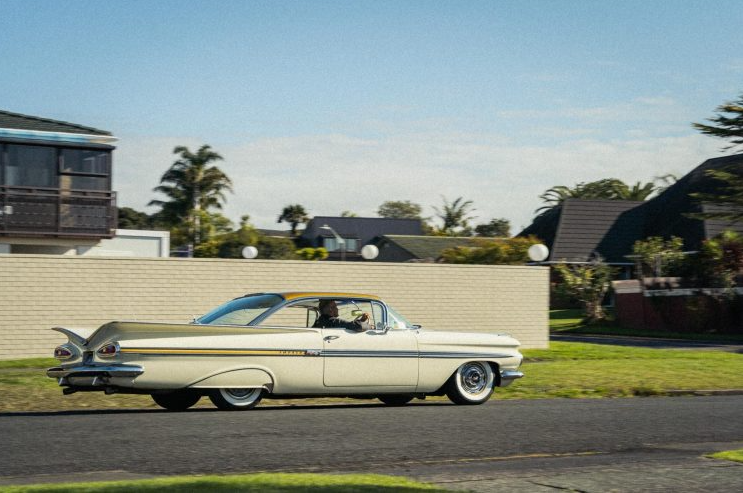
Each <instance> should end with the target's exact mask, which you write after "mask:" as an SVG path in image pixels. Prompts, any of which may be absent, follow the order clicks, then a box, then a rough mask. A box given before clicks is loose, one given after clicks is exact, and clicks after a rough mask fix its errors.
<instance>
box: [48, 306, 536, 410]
mask: <svg viewBox="0 0 743 493" xmlns="http://www.w3.org/2000/svg"><path fill="white" fill-rule="evenodd" d="M323 300H334V301H335V302H336V305H337V308H338V312H339V313H338V316H339V318H341V319H346V320H353V319H355V318H357V317H359V316H360V315H361V314H362V313H366V314H368V316H369V317H370V320H369V322H368V324H364V325H365V326H366V328H367V329H368V330H365V331H356V330H350V329H347V328H342V327H336V328H332V327H331V328H322V327H316V326H318V325H320V324H318V323H316V322H317V321H318V317H319V308H318V307H319V305H320V304H321V303H324V301H323ZM53 330H56V331H58V332H61V333H63V334H65V335H66V336H67V337H68V339H69V341H68V342H67V343H66V344H63V345H61V346H59V347H57V348H56V349H55V351H54V356H55V357H56V358H57V359H58V360H60V361H61V364H60V366H58V367H55V368H51V369H49V370H48V371H47V375H48V376H49V377H52V378H56V379H58V381H59V385H60V386H62V387H63V392H64V393H65V394H71V393H73V392H78V391H102V392H105V393H106V394H113V393H117V392H118V393H136V394H150V395H152V398H153V399H154V400H155V402H156V403H157V404H159V405H160V406H162V407H164V408H166V409H169V410H174V411H175V410H185V409H188V408H189V407H191V406H193V405H194V404H196V402H197V401H198V400H199V399H200V398H201V397H202V396H205V395H206V396H209V398H210V399H211V401H212V402H213V403H214V404H215V405H216V406H217V407H218V408H219V409H224V410H239V409H250V408H252V407H254V406H255V405H256V404H258V402H259V401H260V400H261V398H263V397H267V398H290V397H310V396H344V397H367V398H368V397H375V398H378V399H379V400H381V401H382V402H383V403H385V404H388V405H403V404H406V403H407V402H409V401H410V400H412V399H413V398H416V397H417V398H425V397H426V396H429V395H447V396H448V397H449V398H450V399H451V400H452V401H453V402H455V403H457V404H481V403H483V402H485V401H486V400H488V398H489V397H490V395H491V394H492V393H493V389H494V387H496V386H501V387H503V386H506V385H508V384H510V383H511V382H513V381H514V380H515V379H517V378H521V377H522V376H523V374H522V373H521V372H520V371H518V368H519V365H520V364H521V359H522V356H521V354H520V353H519V351H518V346H519V342H518V341H517V340H516V339H514V338H512V337H509V336H508V335H498V334H484V333H465V332H444V331H435V330H424V329H423V328H421V327H420V326H418V325H413V324H411V323H410V322H408V321H407V320H406V319H405V318H404V317H403V316H402V315H400V314H399V313H398V312H396V311H395V310H393V309H392V308H391V307H390V306H389V305H387V304H385V303H384V302H383V301H382V300H381V299H379V298H378V297H376V296H370V295H365V294H348V293H257V294H250V295H247V296H243V297H240V298H236V299H234V300H232V301H230V302H228V303H225V304H224V305H222V306H219V307H217V308H216V309H214V310H212V311H211V312H209V313H207V314H206V315H204V316H202V317H200V318H198V319H195V320H194V321H193V322H192V323H188V324H171V323H151V322H147V323H145V322H110V323H107V324H105V325H103V326H101V327H100V328H98V329H97V330H94V329H90V330H84V329H67V328H63V327H56V328H54V329H53Z"/></svg>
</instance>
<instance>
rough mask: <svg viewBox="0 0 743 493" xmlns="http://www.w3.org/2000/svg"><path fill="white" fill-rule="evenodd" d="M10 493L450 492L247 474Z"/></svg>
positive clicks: (372, 478) (397, 482)
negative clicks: (151, 492) (201, 492)
mask: <svg viewBox="0 0 743 493" xmlns="http://www.w3.org/2000/svg"><path fill="white" fill-rule="evenodd" d="M2 490H3V491H4V492H6V493H20V492H22V493H32V492H33V493H35V492H39V493H51V492H54V493H63V492H65V493H66V492H69V493H92V492H107V493H113V492H115V493H118V492H121V493H124V492H126V493H129V492H149V491H158V492H168V493H180V492H183V493H186V492H188V493H190V492H192V491H218V492H228V491H230V492H231V491H247V492H250V491H255V492H266V493H298V492H301V491H313V492H314V491H317V492H321V493H342V492H346V491H357V492H362V493H384V492H392V491H395V492H400V491H402V492H405V491H409V492H414V491H447V490H443V489H439V488H436V487H435V486H433V485H429V484H425V483H419V482H416V481H412V480H410V479H407V478H402V477H397V476H381V475H377V474H339V475H331V474H286V473H271V474H265V473H262V474H244V475H235V476H185V477H174V478H157V479H147V480H137V481H115V482H99V483H68V484H49V485H47V484H43V485H32V486H5V487H3V488H2Z"/></svg>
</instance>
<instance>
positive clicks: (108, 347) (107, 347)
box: [96, 342, 119, 358]
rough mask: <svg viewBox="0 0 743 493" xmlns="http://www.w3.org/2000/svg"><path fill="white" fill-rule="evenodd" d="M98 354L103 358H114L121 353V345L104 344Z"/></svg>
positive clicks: (113, 343)
mask: <svg viewBox="0 0 743 493" xmlns="http://www.w3.org/2000/svg"><path fill="white" fill-rule="evenodd" d="M96 352H97V353H98V356H100V357H101V358H111V357H113V356H116V354H117V353H118V352H119V345H118V344H117V343H115V342H111V343H108V344H104V345H103V346H101V347H99V348H98V351H96Z"/></svg>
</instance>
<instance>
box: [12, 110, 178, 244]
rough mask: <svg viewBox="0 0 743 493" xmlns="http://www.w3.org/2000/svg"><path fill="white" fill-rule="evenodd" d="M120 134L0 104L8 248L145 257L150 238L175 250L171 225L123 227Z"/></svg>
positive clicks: (153, 241) (150, 241)
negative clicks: (117, 167)
mask: <svg viewBox="0 0 743 493" xmlns="http://www.w3.org/2000/svg"><path fill="white" fill-rule="evenodd" d="M116 141H117V138H116V137H114V136H113V135H111V133H110V132H108V131H106V130H100V129H97V128H93V127H88V126H84V125H79V124H75V123H69V122H64V121H57V120H51V119H49V118H41V117H37V116H30V115H24V114H20V113H12V112H9V111H3V110H0V254H9V253H21V254H22V253H27V254H52V255H54V254H64V255H104V254H111V255H117V254H118V255H135V256H138V255H139V253H138V252H141V251H142V250H141V247H142V246H143V245H144V244H146V243H152V244H153V246H154V248H150V249H149V250H151V251H152V252H162V251H166V252H167V250H168V244H169V236H168V234H167V233H166V232H143V231H138V232H136V234H129V233H128V232H127V231H126V230H118V232H117V230H116V224H117V208H116V192H114V191H113V190H112V188H111V162H112V159H111V156H112V151H113V150H114V149H115V147H114V145H113V144H114V143H115V142H116ZM142 241H144V243H142ZM132 242H139V243H138V244H137V245H135V246H134V248H133V249H132V248H130V247H131V246H132V245H133V243H132ZM155 243H157V245H155ZM146 250H147V248H145V251H146ZM144 256H150V255H149V254H145V255H144ZM154 256H160V255H154Z"/></svg>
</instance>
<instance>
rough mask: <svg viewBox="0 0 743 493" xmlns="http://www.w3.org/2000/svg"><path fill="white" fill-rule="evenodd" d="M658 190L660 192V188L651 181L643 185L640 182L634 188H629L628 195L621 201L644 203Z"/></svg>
mask: <svg viewBox="0 0 743 493" xmlns="http://www.w3.org/2000/svg"><path fill="white" fill-rule="evenodd" d="M656 190H658V187H657V186H655V183H654V182H652V181H649V182H647V183H645V184H644V185H643V184H642V182H639V181H638V182H637V183H635V184H634V185H633V186H632V188H629V187H627V193H626V194H624V196H623V197H621V200H640V201H642V200H645V199H647V198H648V197H650V196H651V195H653V193H655V191H656Z"/></svg>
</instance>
